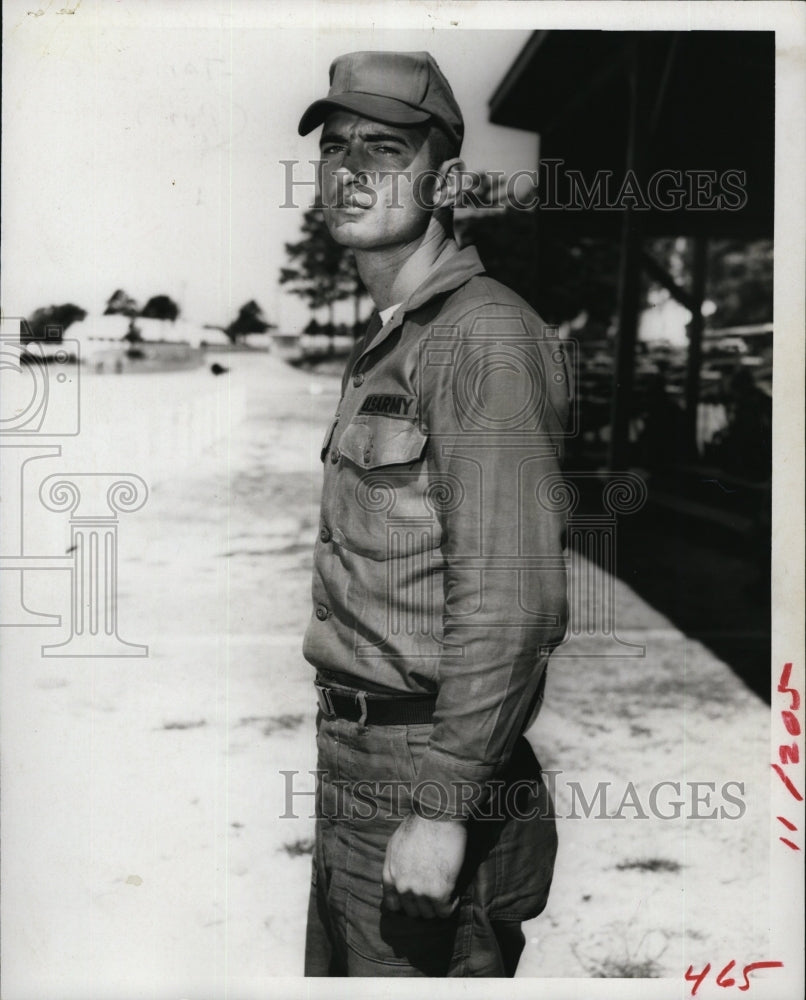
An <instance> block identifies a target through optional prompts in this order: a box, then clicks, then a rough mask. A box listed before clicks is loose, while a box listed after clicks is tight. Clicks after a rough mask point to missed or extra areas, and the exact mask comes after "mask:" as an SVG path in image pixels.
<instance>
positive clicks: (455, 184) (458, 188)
mask: <svg viewBox="0 0 806 1000" xmlns="http://www.w3.org/2000/svg"><path fill="white" fill-rule="evenodd" d="M437 173H438V174H439V180H438V181H437V183H436V184H435V186H434V207H435V208H455V207H456V205H457V204H458V203H459V202H460V201H461V197H462V193H463V192H464V191H469V190H470V189H471V188H472V187H473V175H472V174H471V173H469V172H468V171H467V170H466V169H465V164H464V161H463V160H461V159H460V158H459V157H458V156H455V157H454V158H453V159H451V160H445V162H444V163H441V164H440V165H439V167H438V169H437Z"/></svg>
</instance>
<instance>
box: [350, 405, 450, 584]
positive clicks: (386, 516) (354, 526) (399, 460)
mask: <svg viewBox="0 0 806 1000" xmlns="http://www.w3.org/2000/svg"><path fill="white" fill-rule="evenodd" d="M427 446H428V435H427V434H424V433H423V432H422V431H421V430H420V428H419V426H418V425H417V424H415V423H413V422H411V421H408V420H402V419H400V418H395V417H385V416H381V415H369V416H366V417H364V416H361V417H356V418H355V419H354V420H352V421H351V422H350V423H349V424H348V425H347V426H346V427H345V428H344V430H343V431H342V433H341V435H340V437H339V439H338V450H339V456H340V459H341V465H340V467H339V472H338V482H337V485H336V487H335V494H334V505H333V515H334V516H333V525H332V529H333V537H334V539H335V540H336V541H337V542H338V543H339V544H340V545H343V546H344V547H346V548H348V549H351V550H352V551H354V552H357V553H359V554H361V555H366V556H369V557H370V558H372V559H375V560H387V559H390V558H396V559H400V558H405V557H406V556H410V555H413V554H414V553H416V552H420V551H422V550H424V549H432V548H436V547H437V546H438V545H439V543H440V540H441V533H440V525H439V521H438V519H437V518H436V517H435V514H434V509H433V503H432V501H431V490H430V489H429V482H430V480H429V469H428V468H427V462H426V460H425V458H426V450H427ZM401 532H402V535H401ZM411 571H412V572H413V568H412V570H411ZM355 585H356V587H358V586H359V582H358V581H355ZM377 587H378V581H377V580H373V581H372V582H371V585H368V590H370V591H371V590H376V589H377Z"/></svg>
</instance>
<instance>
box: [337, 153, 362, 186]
mask: <svg viewBox="0 0 806 1000" xmlns="http://www.w3.org/2000/svg"><path fill="white" fill-rule="evenodd" d="M341 168H342V169H343V170H346V171H347V172H348V173H349V174H350V175H351V179H353V180H358V181H360V180H361V175H362V174H364V173H365V172H366V163H365V156H364V154H363V151H362V150H361V149H359V148H357V147H355V146H351V147H350V149H348V150H347V152H346V154H345V156H344V159H343V160H342V163H341Z"/></svg>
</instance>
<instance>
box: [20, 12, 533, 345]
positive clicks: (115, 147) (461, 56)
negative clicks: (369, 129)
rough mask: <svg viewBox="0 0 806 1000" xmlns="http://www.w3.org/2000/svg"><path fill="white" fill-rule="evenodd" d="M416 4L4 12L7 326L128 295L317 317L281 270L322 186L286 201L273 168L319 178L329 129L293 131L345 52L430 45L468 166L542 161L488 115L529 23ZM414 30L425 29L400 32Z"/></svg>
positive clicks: (191, 310) (189, 309)
mask: <svg viewBox="0 0 806 1000" xmlns="http://www.w3.org/2000/svg"><path fill="white" fill-rule="evenodd" d="M38 3H39V5H38ZM410 7H411V8H412V9H410V10H409V11H407V12H406V16H405V17H397V18H396V17H395V16H394V15H393V12H394V10H395V9H396V8H395V5H389V12H388V11H387V10H386V9H385V8H383V7H382V6H380V5H379V4H367V3H351V4H344V3H336V4H327V5H325V4H322V3H319V4H304V3H297V4H296V5H294V6H292V5H291V4H288V3H265V2H262V0H233V2H232V3H224V2H220V0H199V2H194V3H193V4H190V3H185V4H184V5H182V4H180V3H176V2H172V0H117V2H116V3H110V2H109V0H107V2H106V4H105V5H103V6H102V5H101V4H100V3H98V2H97V0H96V2H95V3H91V2H88V0H83V2H81V3H79V4H78V5H77V4H76V2H75V0H55V2H48V0H21V2H16V0H12V2H7V3H4V5H3V9H4V60H3V62H4V66H3V92H4V94H5V95H6V96H5V99H4V104H3V160H4V162H3V233H2V236H3V260H2V265H3V279H2V281H3V288H2V292H3V309H4V312H5V315H6V316H9V315H29V314H30V312H31V311H32V310H33V309H35V308H37V307H39V306H44V305H48V304H51V303H62V302H68V301H70V302H74V303H76V304H77V305H79V306H81V307H82V308H84V309H86V310H87V311H88V312H89V313H90V315H91V316H92V315H98V314H100V313H102V311H103V308H104V304H105V302H106V301H107V299H108V298H109V296H110V295H111V294H112V293H113V292H114V291H115V290H116V289H117V288H123V289H124V290H125V291H126V292H128V294H130V295H132V296H134V298H135V299H137V300H138V301H140V302H141V303H143V302H145V301H146V300H147V299H148V298H149V297H150V296H152V295H155V294H160V293H164V294H167V295H170V296H171V297H172V298H174V299H175V300H176V301H177V302H178V303H179V305H180V307H181V309H182V314H183V316H184V317H185V318H187V319H189V320H191V321H193V322H197V323H216V324H222V325H223V324H226V323H227V322H228V321H229V320H230V319H232V318H233V317H234V316H235V315H236V314H237V310H238V308H239V307H240V305H241V304H243V303H244V302H246V301H247V300H249V299H256V300H257V301H258V302H259V303H260V305H261V306H262V307H263V310H264V312H265V314H266V316H267V317H268V318H269V319H270V320H271V321H272V322H274V323H277V324H278V325H279V326H280V327H281V328H282V329H284V330H287V331H293V330H296V329H300V328H301V327H302V326H304V325H305V323H306V322H307V320H308V318H309V316H310V314H309V313H308V312H307V308H306V307H305V306H304V304H303V303H301V302H300V301H299V300H298V299H296V298H294V297H293V296H290V295H289V294H288V293H287V291H286V290H285V289H281V288H280V287H279V286H278V282H277V277H278V274H279V270H280V268H281V266H283V265H284V264H285V263H286V258H285V253H284V243H285V242H286V241H291V240H294V239H295V238H296V237H297V235H298V232H299V227H300V223H301V215H302V210H303V209H304V208H305V207H307V205H308V204H309V200H310V197H311V191H312V189H311V188H310V187H300V188H299V189H295V191H296V190H298V191H299V194H298V196H297V197H296V198H295V200H296V201H298V202H299V203H300V205H301V206H302V207H301V208H300V209H294V208H281V207H280V206H281V205H283V203H284V202H285V201H286V194H285V190H286V183H287V173H286V171H287V168H286V167H284V166H283V165H282V164H281V162H280V161H281V160H300V161H302V167H300V169H301V170H305V173H304V174H296V175H295V176H296V177H304V178H305V179H311V178H312V168H310V167H309V166H308V164H307V162H306V161H308V160H310V159H311V158H314V157H315V156H316V155H317V133H313V134H311V135H309V136H307V137H305V138H301V137H299V136H298V135H297V123H298V121H299V117H300V115H301V114H302V112H303V111H304V109H305V108H306V107H307V105H308V104H309V103H310V102H311V101H313V100H315V99H316V98H318V97H322V96H324V95H325V93H326V92H327V86H328V67H329V65H330V62H331V60H332V59H333V58H334V57H335V56H337V55H339V54H340V53H343V52H348V51H354V50H357V49H400V50H419V49H427V50H429V51H430V52H431V53H432V54H433V55H434V56H435V58H436V59H437V61H438V63H439V64H440V66H441V68H442V69H443V71H444V72H445V74H446V76H447V77H448V79H449V80H450V82H451V84H452V86H453V89H454V92H455V94H456V97H457V99H458V101H459V104H460V106H461V107H462V109H463V112H464V115H465V120H466V133H467V140H466V143H465V147H464V158H465V162H466V163H467V165H468V167H470V168H471V169H483V168H486V169H498V170H503V171H504V172H505V173H507V174H511V173H513V172H514V171H516V170H519V169H533V168H534V167H535V165H536V156H537V139H536V137H535V135H534V134H532V133H528V132H524V131H518V130H514V129H507V128H501V127H498V126H494V125H490V124H489V122H488V121H487V102H488V100H489V98H490V96H491V95H492V93H493V91H494V90H495V88H496V86H497V85H498V83H499V82H500V80H501V79H502V77H503V76H504V75H505V73H506V71H507V69H508V68H509V66H510V65H511V64H512V62H513V60H514V59H515V57H516V56H517V54H518V53H519V52H520V50H521V48H522V47H523V45H524V43H525V42H526V41H527V40H528V38H529V34H530V32H529V30H527V29H525V28H515V29H505V30H471V29H464V28H462V27H457V26H456V25H455V24H451V22H450V21H449V20H445V18H442V19H439V18H436V17H434V16H433V15H432V14H430V13H429V9H428V5H423V4H419V5H418V4H411V5H410ZM430 8H431V10H434V9H435V8H434V5H430ZM71 9H72V10H73V11H74V13H70V11H71ZM390 12H391V13H390ZM401 23H405V24H408V25H411V24H416V25H418V26H419V25H423V26H426V27H423V28H420V27H417V28H412V27H406V28H402V27H390V26H389V25H390V24H393V25H397V24H401ZM429 24H439V25H440V26H438V27H430V28H429V27H427V25H429ZM306 168H307V169H306Z"/></svg>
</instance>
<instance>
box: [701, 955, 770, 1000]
mask: <svg viewBox="0 0 806 1000" xmlns="http://www.w3.org/2000/svg"><path fill="white" fill-rule="evenodd" d="M783 964H784V963H783V962H751V963H750V964H749V965H746V966H745V967H744V969H743V970H742V976H743V978H744V982H743V983H740V984H737V982H736V980H735V979H733V978H732V977H731V975H730V973H731V971H732V970H733V966H734V965H736V961H735V960H731V961H730V962H728V964H727V965H726V966H725V968H724V969H723V970H722V971H721V972H720V973H718V974H717V977H716V985H717V986H721V987H722V988H723V989H727V988H728V987H730V986H736V987H737V988H738V989H740V990H749V989H750V978H749V976H750V973H751V972H755V970H756V969H780V968H782V967H783ZM710 971H711V963H710V962H709V963H708V965H706V966H705V968H704V969H703V970H702V972H698V973H695V972H694V966H693V965H690V966H689V967H688V969H687V970H686V975H685V980H686V982H687V983H693V984H694V985H693V986H692V987H691V996H696V995H697V990H698V989H699V988H700V986H701V985H702V982H703V980H704V979H705V977H706V976H707V975H708V973H709V972H710Z"/></svg>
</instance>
